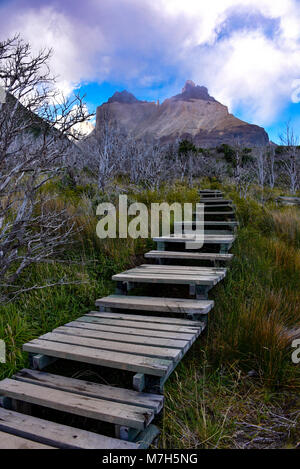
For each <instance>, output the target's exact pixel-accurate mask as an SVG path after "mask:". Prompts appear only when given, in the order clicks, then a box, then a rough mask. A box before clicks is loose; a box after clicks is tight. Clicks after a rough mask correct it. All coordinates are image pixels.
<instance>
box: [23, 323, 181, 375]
mask: <svg viewBox="0 0 300 469" xmlns="http://www.w3.org/2000/svg"><path fill="white" fill-rule="evenodd" d="M92 320H93V321H97V322H98V318H92ZM100 321H101V320H100ZM23 350H24V351H25V352H30V353H43V354H44V355H49V356H52V357H57V358H63V359H66V360H74V361H79V362H83V363H90V364H93V365H99V366H106V367H109V368H117V369H119V370H127V371H133V372H135V373H136V372H140V373H146V374H149V375H154V376H164V375H165V374H166V373H167V372H168V370H169V369H171V368H172V366H173V364H172V361H171V360H165V359H158V358H150V357H143V356H139V355H131V354H126V353H120V352H114V353H112V352H109V351H107V350H100V349H92V348H89V347H82V346H77V347H74V346H72V345H68V344H61V343H59V342H51V341H48V340H39V339H35V340H32V341H31V342H28V343H27V344H24V345H23Z"/></svg>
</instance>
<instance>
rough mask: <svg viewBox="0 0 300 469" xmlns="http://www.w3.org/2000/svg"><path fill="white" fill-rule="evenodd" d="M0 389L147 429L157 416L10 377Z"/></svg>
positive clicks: (47, 404)
mask: <svg viewBox="0 0 300 469" xmlns="http://www.w3.org/2000/svg"><path fill="white" fill-rule="evenodd" d="M0 392H1V393H2V394H4V395H5V396H7V397H10V398H13V399H17V400H21V401H24V402H29V403H31V404H36V405H40V406H42V407H48V408H50V409H55V410H60V411H63V412H68V413H70V414H74V415H80V416H83V417H88V418H92V419H95V420H101V421H104V422H108V423H113V424H117V425H126V426H129V427H131V428H137V429H139V430H143V429H144V428H146V427H147V425H149V423H150V422H151V421H152V420H153V418H154V412H153V410H152V409H148V408H144V407H143V408H141V407H137V406H132V405H126V404H120V403H117V402H111V401H106V400H104V399H98V398H97V399H96V398H93V397H88V396H82V395H79V394H74V393H71V392H65V391H61V390H58V389H53V388H48V387H47V388H45V387H44V386H39V385H37V384H32V383H27V382H25V381H17V380H14V379H10V378H6V379H4V380H3V381H1V382H0Z"/></svg>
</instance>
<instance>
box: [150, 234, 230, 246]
mask: <svg viewBox="0 0 300 469" xmlns="http://www.w3.org/2000/svg"><path fill="white" fill-rule="evenodd" d="M235 238H236V237H235V236H233V235H209V234H204V239H203V242H204V244H207V243H213V244H219V243H222V244H225V243H229V244H231V243H233V242H234V240H235ZM153 240H154V241H155V242H164V243H186V242H193V241H195V235H193V234H181V235H170V236H159V237H157V238H153Z"/></svg>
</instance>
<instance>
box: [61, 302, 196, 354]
mask: <svg viewBox="0 0 300 469" xmlns="http://www.w3.org/2000/svg"><path fill="white" fill-rule="evenodd" d="M125 297H126V296H125V295H124V298H125ZM90 323H93V324H90ZM63 327H72V328H73V327H76V328H79V329H92V330H93V331H95V332H97V331H99V332H101V334H103V338H104V337H109V339H110V340H113V338H114V336H116V340H118V341H120V342H130V343H134V344H135V343H145V344H148V343H149V338H151V339H153V345H158V346H163V344H164V343H165V342H164V341H168V340H172V341H173V340H174V341H176V342H177V340H178V341H182V342H186V341H187V342H189V341H190V340H192V339H193V337H194V334H193V333H191V332H190V331H189V332H184V333H183V332H178V331H175V332H170V331H161V330H158V328H156V329H155V331H154V329H149V330H148V329H137V328H136V327H128V326H127V327H124V325H122V326H116V325H108V324H101V325H100V324H96V323H95V321H93V319H92V318H90V317H88V316H82V317H80V318H78V319H77V320H76V321H72V322H69V323H67V324H65V326H63ZM76 333H77V334H79V332H78V331H76ZM171 343H172V342H171ZM150 345H151V344H150ZM182 346H184V345H182ZM180 347H181V345H180ZM175 348H178V346H177V345H176V346H175Z"/></svg>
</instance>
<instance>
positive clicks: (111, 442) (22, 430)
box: [0, 408, 139, 449]
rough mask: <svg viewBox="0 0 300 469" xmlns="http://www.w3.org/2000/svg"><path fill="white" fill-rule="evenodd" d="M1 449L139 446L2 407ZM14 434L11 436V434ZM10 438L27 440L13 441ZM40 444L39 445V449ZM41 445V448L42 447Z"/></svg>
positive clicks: (0, 413)
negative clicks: (4, 434)
mask: <svg viewBox="0 0 300 469" xmlns="http://www.w3.org/2000/svg"><path fill="white" fill-rule="evenodd" d="M0 431H1V432H7V433H6V435H7V437H6V439H5V438H4V437H3V434H2V433H0V448H2V446H3V448H7V449H9V448H12V447H13V448H15V449H23V448H24V447H25V448H27V447H28V446H27V445H29V448H30V449H31V448H32V449H33V448H38V449H39V448H40V447H43V446H44V445H50V446H51V447H55V448H60V449H137V448H138V446H139V445H138V444H136V443H132V442H129V441H124V440H119V439H117V438H110V437H108V436H104V435H99V434H97V433H92V432H89V431H86V430H80V429H78V428H74V427H69V426H67V425H61V424H58V423H55V422H51V421H49V420H43V419H40V418H37V417H31V416H29V415H24V414H20V413H18V412H14V411H11V410H6V409H1V408H0ZM8 434H10V435H8ZM9 436H10V437H15V438H20V439H21V440H22V439H26V443H25V444H24V443H23V442H22V441H18V440H12V439H11V438H9ZM35 445H36V446H35ZM39 445H40V446H39Z"/></svg>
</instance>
